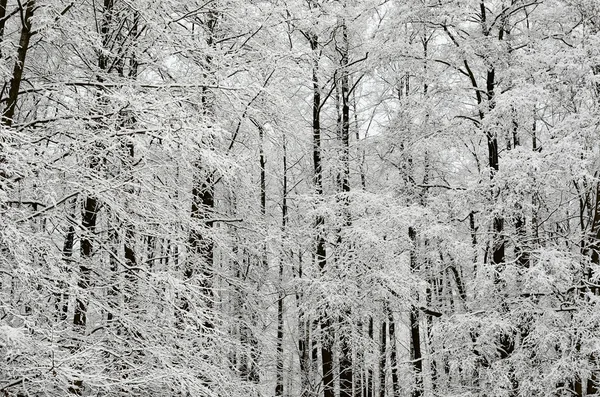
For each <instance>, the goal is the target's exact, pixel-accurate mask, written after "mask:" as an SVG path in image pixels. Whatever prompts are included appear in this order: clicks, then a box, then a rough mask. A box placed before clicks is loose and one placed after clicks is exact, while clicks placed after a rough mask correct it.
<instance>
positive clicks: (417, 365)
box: [408, 226, 423, 397]
mask: <svg viewBox="0 0 600 397" xmlns="http://www.w3.org/2000/svg"><path fill="white" fill-rule="evenodd" d="M408 237H409V238H410V240H411V241H412V243H413V248H412V250H411V254H410V268H411V271H412V272H413V273H414V272H416V270H417V258H416V237H417V234H416V232H415V230H414V229H413V227H412V226H411V227H409V229H408ZM416 300H417V302H418V295H417V296H416ZM417 305H418V303H417ZM409 326H410V353H411V354H410V359H411V361H412V363H413V371H414V373H415V386H414V389H413V391H412V393H411V395H412V397H421V396H422V395H423V379H422V378H423V356H422V355H421V329H420V325H419V308H418V307H416V305H415V306H413V307H412V308H411V311H410V322H409Z"/></svg>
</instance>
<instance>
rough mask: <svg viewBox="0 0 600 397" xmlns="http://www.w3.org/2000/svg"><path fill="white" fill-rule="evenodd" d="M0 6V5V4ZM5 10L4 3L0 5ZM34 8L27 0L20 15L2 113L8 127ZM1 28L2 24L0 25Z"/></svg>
mask: <svg viewBox="0 0 600 397" xmlns="http://www.w3.org/2000/svg"><path fill="white" fill-rule="evenodd" d="M0 6H1V5H0ZM2 8H3V9H4V10H6V4H4V7H2ZM34 10H35V0H28V1H27V3H26V4H25V13H24V14H23V15H22V20H23V26H22V28H21V37H20V39H19V48H18V49H17V60H16V61H15V65H14V68H13V73H12V78H11V80H10V88H9V90H8V98H7V101H6V108H5V109H4V112H3V114H2V122H3V123H4V125H6V126H8V127H10V126H11V125H12V123H13V118H14V116H15V109H16V106H17V99H18V98H19V88H20V87H21V81H22V80H23V71H24V70H25V59H26V57H27V50H29V40H30V39H31V35H32V30H31V19H32V18H33V12H34ZM0 27H1V28H3V26H0Z"/></svg>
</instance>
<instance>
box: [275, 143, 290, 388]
mask: <svg viewBox="0 0 600 397" xmlns="http://www.w3.org/2000/svg"><path fill="white" fill-rule="evenodd" d="M282 144H283V197H282V200H281V239H282V244H281V245H282V246H281V253H280V254H279V255H280V256H279V292H278V295H277V365H276V367H277V368H276V371H277V379H276V382H275V396H283V358H284V356H283V327H284V319H283V311H284V299H285V294H284V291H283V269H284V268H283V253H284V250H285V239H286V229H287V217H288V206H287V193H288V191H287V189H288V186H287V185H288V180H287V145H286V136H285V132H284V133H283V143H282Z"/></svg>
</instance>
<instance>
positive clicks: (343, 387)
mask: <svg viewBox="0 0 600 397" xmlns="http://www.w3.org/2000/svg"><path fill="white" fill-rule="evenodd" d="M341 28H342V48H341V51H340V53H341V60H340V67H341V69H342V71H341V78H340V85H341V92H340V94H341V99H342V114H341V116H342V118H341V126H340V127H341V128H340V132H341V137H340V138H341V145H342V156H341V163H342V170H341V178H340V180H341V186H340V187H341V190H342V194H344V195H345V196H344V197H342V206H343V208H342V212H343V216H344V218H345V219H344V226H345V227H346V228H348V227H350V226H352V220H351V216H350V209H349V208H348V207H349V200H350V198H349V197H348V193H350V75H349V72H348V46H349V44H348V28H347V26H346V22H345V21H344V20H342V26H341ZM339 240H340V241H339V243H341V242H342V241H341V235H339ZM339 246H343V245H342V244H339ZM351 260H352V258H349V257H348V258H346V261H348V263H347V264H346V265H345V268H346V269H350V267H351V263H350V262H351ZM342 266H344V265H343V264H342ZM345 315H346V317H347V318H346V321H347V322H348V323H349V324H352V313H351V312H350V309H348V310H346V313H345ZM349 339H351V333H346V335H344V334H342V335H341V341H340V352H339V353H340V359H339V363H340V397H352V390H353V375H354V373H353V367H352V343H351V340H349Z"/></svg>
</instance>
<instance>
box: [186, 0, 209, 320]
mask: <svg viewBox="0 0 600 397" xmlns="http://www.w3.org/2000/svg"><path fill="white" fill-rule="evenodd" d="M217 20H218V13H217V12H216V11H214V10H209V11H208V12H207V13H206V20H205V21H204V27H205V29H206V44H207V45H208V47H209V48H210V49H213V48H214V46H215V42H214V41H215V40H214V38H215V37H214V36H215V33H216V27H217ZM204 62H205V65H206V69H205V72H204V78H205V79H206V80H208V77H209V76H210V75H211V73H212V72H213V71H212V67H213V65H212V64H213V58H212V55H211V54H210V52H209V53H208V54H207V55H206V56H205V57H204ZM201 91H202V99H201V100H202V112H203V114H204V115H205V116H206V117H208V118H210V117H211V116H212V115H213V100H212V92H211V90H210V88H208V87H206V86H204V87H202V89H201ZM203 144H205V145H206V146H208V147H209V148H213V142H212V140H211V137H208V142H206V141H205V142H203ZM194 169H195V175H194V180H193V186H192V206H191V211H190V217H191V219H192V221H193V222H194V223H195V225H193V226H192V227H193V230H192V231H191V232H190V235H189V238H188V242H189V250H190V253H191V254H192V257H195V260H190V259H188V260H187V261H186V263H185V269H184V274H183V276H184V279H185V280H189V279H190V278H191V277H192V276H193V275H194V272H195V269H197V268H199V269H200V272H199V273H200V282H199V284H200V285H199V286H200V293H201V297H200V298H201V300H202V302H201V305H202V306H203V307H204V308H206V309H208V311H209V312H210V309H212V308H213V306H214V291H213V281H214V280H213V278H214V271H213V251H214V242H213V241H212V237H211V236H210V235H209V233H210V229H211V228H212V226H213V222H212V221H210V217H211V216H212V213H213V212H214V208H215V190H214V189H215V186H214V184H215V181H214V174H213V172H212V170H210V169H206V167H205V165H204V164H203V163H202V160H200V159H199V160H197V161H196V164H195V165H194ZM198 262H199V263H198ZM182 309H183V311H184V312H189V310H190V303H189V302H188V301H187V300H186V299H184V300H183V302H182ZM202 326H203V328H204V330H211V329H213V328H214V324H213V322H212V320H211V317H210V315H208V316H206V319H205V321H204V323H203V324H202Z"/></svg>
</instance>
